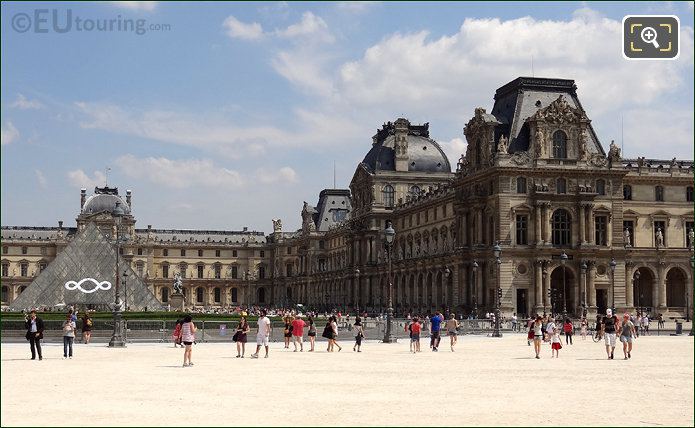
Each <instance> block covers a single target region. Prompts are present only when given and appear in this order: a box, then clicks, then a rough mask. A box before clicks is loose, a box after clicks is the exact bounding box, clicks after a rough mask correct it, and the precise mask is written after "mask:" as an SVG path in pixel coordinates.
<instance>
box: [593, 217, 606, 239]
mask: <svg viewBox="0 0 695 428" xmlns="http://www.w3.org/2000/svg"><path fill="white" fill-rule="evenodd" d="M594 226H595V227H594V230H595V231H596V233H595V236H594V237H595V238H596V241H595V242H596V245H603V246H606V245H608V218H607V217H606V216H596V218H595V219H594Z"/></svg>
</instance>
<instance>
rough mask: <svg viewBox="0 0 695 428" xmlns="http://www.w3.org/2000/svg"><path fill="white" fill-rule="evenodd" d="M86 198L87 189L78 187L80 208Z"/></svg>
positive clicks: (82, 206)
mask: <svg viewBox="0 0 695 428" xmlns="http://www.w3.org/2000/svg"><path fill="white" fill-rule="evenodd" d="M86 199H87V189H85V188H84V187H83V188H82V189H80V209H82V208H84V201H85V200H86Z"/></svg>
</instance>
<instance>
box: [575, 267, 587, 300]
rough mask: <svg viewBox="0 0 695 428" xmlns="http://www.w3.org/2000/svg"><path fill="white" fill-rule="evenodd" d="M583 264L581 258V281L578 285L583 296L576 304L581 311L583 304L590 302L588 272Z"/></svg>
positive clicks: (580, 294)
mask: <svg viewBox="0 0 695 428" xmlns="http://www.w3.org/2000/svg"><path fill="white" fill-rule="evenodd" d="M581 265H582V261H581V260H579V283H578V284H577V286H578V287H579V296H581V297H580V299H579V301H578V302H577V303H576V305H575V306H577V307H578V308H579V311H580V312H581V311H582V309H583V306H582V305H583V304H586V305H588V304H589V302H588V296H587V294H588V290H587V286H586V285H587V284H586V272H585V271H584V269H582V268H581Z"/></svg>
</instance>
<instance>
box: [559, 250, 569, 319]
mask: <svg viewBox="0 0 695 428" xmlns="http://www.w3.org/2000/svg"><path fill="white" fill-rule="evenodd" d="M567 259H568V257H567V254H565V252H564V251H563V252H562V254H560V264H561V265H562V319H563V320H565V319H567V278H566V276H565V264H566V263H567Z"/></svg>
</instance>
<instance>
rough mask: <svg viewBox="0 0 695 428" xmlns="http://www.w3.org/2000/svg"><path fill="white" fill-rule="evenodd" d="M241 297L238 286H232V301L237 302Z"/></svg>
mask: <svg viewBox="0 0 695 428" xmlns="http://www.w3.org/2000/svg"><path fill="white" fill-rule="evenodd" d="M238 299H239V291H238V290H237V288H236V287H234V288H232V303H236V302H237V301H238Z"/></svg>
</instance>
